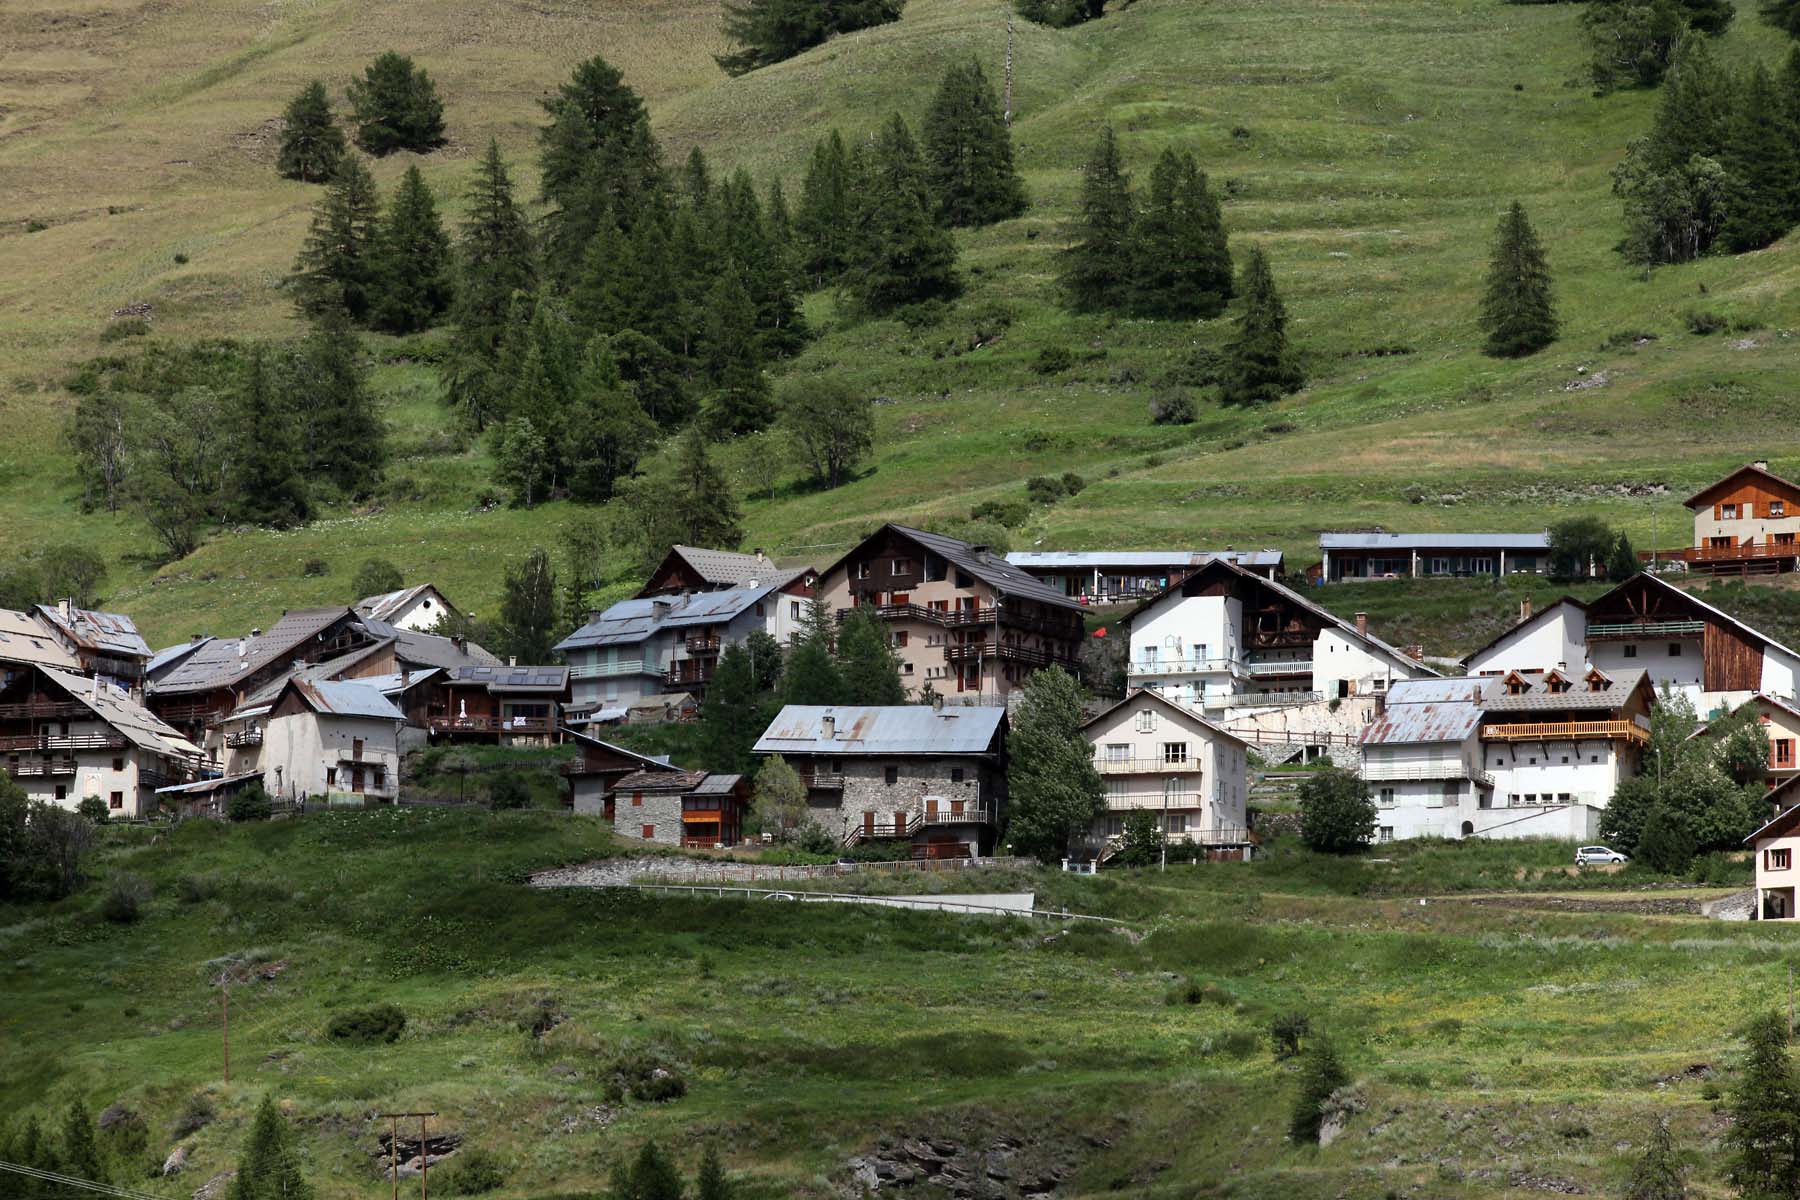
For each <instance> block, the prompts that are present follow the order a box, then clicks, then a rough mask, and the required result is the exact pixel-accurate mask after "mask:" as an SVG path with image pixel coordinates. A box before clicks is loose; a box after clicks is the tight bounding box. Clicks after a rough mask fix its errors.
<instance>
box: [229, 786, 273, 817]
mask: <svg viewBox="0 0 1800 1200" xmlns="http://www.w3.org/2000/svg"><path fill="white" fill-rule="evenodd" d="M272 811H274V802H273V801H271V800H270V799H269V793H267V792H265V791H264V790H263V785H262V784H260V783H258V782H256V781H255V780H251V781H250V782H249V783H247V784H245V785H244V786H243V787H241V788H239V789H238V790H237V791H236V792H234V793H233V794H232V797H231V799H230V800H228V801H227V802H226V804H225V818H226V820H229V821H239V822H242V821H266V820H268V819H269V814H270V813H271V812H272Z"/></svg>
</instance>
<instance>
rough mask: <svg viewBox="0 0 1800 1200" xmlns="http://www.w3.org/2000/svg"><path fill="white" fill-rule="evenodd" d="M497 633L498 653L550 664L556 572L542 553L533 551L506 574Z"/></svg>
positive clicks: (553, 637) (552, 649) (547, 556)
mask: <svg viewBox="0 0 1800 1200" xmlns="http://www.w3.org/2000/svg"><path fill="white" fill-rule="evenodd" d="M500 633H501V646H500V647H499V648H498V649H499V651H500V652H501V653H504V654H506V655H508V656H510V657H513V658H517V659H518V660H519V661H520V662H522V663H547V662H549V661H550V658H551V654H552V653H553V652H554V643H555V641H556V572H555V571H554V570H552V569H551V567H550V556H549V555H548V554H545V553H544V552H543V551H542V550H533V551H532V552H531V553H530V554H528V555H526V556H525V559H524V561H523V562H521V563H520V564H519V565H518V566H517V567H514V568H511V569H510V570H508V571H507V572H506V580H505V583H504V585H503V586H502V589H501V592H500Z"/></svg>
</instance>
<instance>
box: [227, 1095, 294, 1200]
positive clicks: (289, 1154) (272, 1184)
mask: <svg viewBox="0 0 1800 1200" xmlns="http://www.w3.org/2000/svg"><path fill="white" fill-rule="evenodd" d="M312 1195H313V1189H312V1185H311V1184H309V1183H307V1182H306V1178H305V1176H303V1175H302V1174H301V1173H300V1156H299V1155H298V1154H297V1153H296V1152H295V1149H294V1144H293V1132H292V1131H291V1130H290V1129H289V1128H288V1124H287V1122H286V1121H285V1120H283V1119H282V1116H281V1112H280V1110H279V1109H277V1108H276V1107H275V1099H274V1097H272V1096H264V1097H263V1100H262V1104H260V1105H259V1106H258V1107H257V1110H256V1119H255V1120H254V1121H253V1122H252V1123H251V1126H250V1142H249V1145H248V1146H247V1147H245V1149H244V1155H243V1157H242V1158H240V1159H238V1169H237V1177H236V1178H235V1179H233V1180H232V1181H231V1196H230V1200H312Z"/></svg>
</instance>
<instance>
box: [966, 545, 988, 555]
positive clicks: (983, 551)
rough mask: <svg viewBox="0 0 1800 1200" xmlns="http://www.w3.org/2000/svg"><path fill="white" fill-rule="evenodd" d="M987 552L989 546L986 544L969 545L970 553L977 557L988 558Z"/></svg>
mask: <svg viewBox="0 0 1800 1200" xmlns="http://www.w3.org/2000/svg"><path fill="white" fill-rule="evenodd" d="M987 552H988V548H987V547H986V546H970V547H969V553H970V554H973V555H974V556H975V557H976V558H986V557H987Z"/></svg>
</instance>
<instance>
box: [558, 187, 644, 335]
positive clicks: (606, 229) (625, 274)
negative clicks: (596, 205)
mask: <svg viewBox="0 0 1800 1200" xmlns="http://www.w3.org/2000/svg"><path fill="white" fill-rule="evenodd" d="M637 275H638V263H637V261H636V257H635V251H634V248H633V246H632V243H631V240H630V239H629V238H627V237H626V236H625V234H624V233H623V232H622V231H621V230H620V229H619V226H618V224H617V223H616V222H614V221H613V219H612V216H611V214H608V215H607V216H606V218H605V219H603V220H602V221H601V222H600V225H599V228H598V229H596V230H595V231H594V236H593V237H591V238H589V239H588V244H587V247H586V248H585V249H584V250H583V251H582V255H581V267H580V270H579V271H578V272H577V273H576V276H575V283H574V286H573V287H572V288H571V289H570V291H569V315H570V317H571V319H573V320H574V322H575V325H576V327H577V328H578V329H580V330H582V331H583V332H584V333H586V334H587V335H588V336H590V337H592V336H594V335H596V334H599V335H603V336H606V337H611V336H612V335H613V334H615V333H618V332H619V331H620V330H621V329H630V328H632V327H633V325H634V320H635V318H636V316H637V304H638V302H639V300H640V298H641V296H642V293H641V292H640V291H639V290H638V288H637V287H636V286H635V283H636V278H637Z"/></svg>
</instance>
